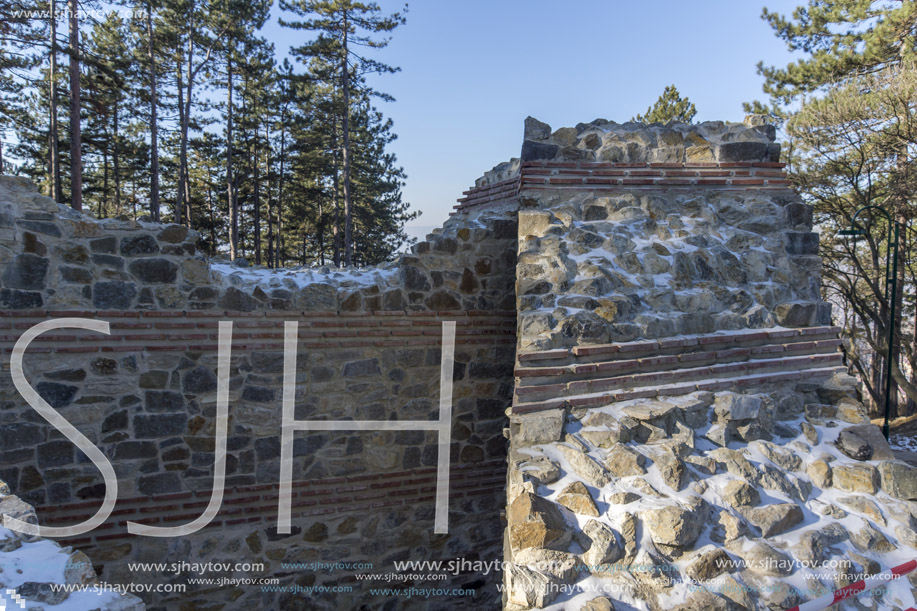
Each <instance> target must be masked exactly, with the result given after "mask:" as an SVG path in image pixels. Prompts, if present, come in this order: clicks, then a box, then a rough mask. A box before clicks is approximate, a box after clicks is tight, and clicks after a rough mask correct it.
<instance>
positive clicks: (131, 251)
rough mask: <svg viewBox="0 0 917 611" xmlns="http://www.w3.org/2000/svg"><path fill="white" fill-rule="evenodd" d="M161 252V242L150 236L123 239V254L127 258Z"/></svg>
mask: <svg viewBox="0 0 917 611" xmlns="http://www.w3.org/2000/svg"><path fill="white" fill-rule="evenodd" d="M158 252H159V242H157V241H156V238H154V237H153V236H151V235H149V234H141V235H137V236H129V237H126V238H122V239H121V254H122V255H124V256H125V257H134V256H138V255H152V254H156V253H158Z"/></svg>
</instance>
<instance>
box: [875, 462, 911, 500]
mask: <svg viewBox="0 0 917 611" xmlns="http://www.w3.org/2000/svg"><path fill="white" fill-rule="evenodd" d="M879 475H880V478H881V486H882V491H883V492H886V493H888V494H890V495H891V496H893V497H895V498H896V499H902V500H906V501H917V469H915V468H914V467H912V466H911V465H909V464H907V463H905V462H902V461H891V460H887V461H883V462H881V463H879Z"/></svg>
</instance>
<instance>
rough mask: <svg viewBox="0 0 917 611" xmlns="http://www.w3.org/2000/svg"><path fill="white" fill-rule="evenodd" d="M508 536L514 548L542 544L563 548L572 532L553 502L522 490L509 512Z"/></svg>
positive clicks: (545, 546)
mask: <svg viewBox="0 0 917 611" xmlns="http://www.w3.org/2000/svg"><path fill="white" fill-rule="evenodd" d="M507 528H508V529H509V539H510V543H511V544H512V546H513V548H514V549H525V548H527V547H543V548H547V549H555V550H558V551H564V549H565V548H566V545H567V543H569V542H570V536H571V535H570V531H569V529H568V528H567V527H566V524H565V523H564V519H563V517H562V516H561V515H560V512H559V511H558V510H557V507H556V506H555V505H554V503H552V502H551V501H548V500H546V499H543V498H541V497H538V496H535V495H534V494H531V493H528V492H523V493H522V494H520V495H519V496H517V497H516V499H515V500H514V501H513V502H512V503H511V504H510V506H509V510H508V511H507Z"/></svg>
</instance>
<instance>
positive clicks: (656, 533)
mask: <svg viewBox="0 0 917 611" xmlns="http://www.w3.org/2000/svg"><path fill="white" fill-rule="evenodd" d="M640 518H641V519H642V520H643V524H644V526H645V527H646V528H647V530H648V531H649V533H650V536H651V537H652V539H653V543H656V544H660V545H668V546H671V547H679V548H685V547H690V546H692V545H693V544H694V542H695V541H697V538H698V537H699V536H700V533H701V529H702V528H703V518H702V517H701V515H700V512H699V511H698V509H697V508H696V507H688V506H684V505H669V506H667V507H663V508H661V509H650V510H648V511H644V512H643V513H642V514H641V515H640Z"/></svg>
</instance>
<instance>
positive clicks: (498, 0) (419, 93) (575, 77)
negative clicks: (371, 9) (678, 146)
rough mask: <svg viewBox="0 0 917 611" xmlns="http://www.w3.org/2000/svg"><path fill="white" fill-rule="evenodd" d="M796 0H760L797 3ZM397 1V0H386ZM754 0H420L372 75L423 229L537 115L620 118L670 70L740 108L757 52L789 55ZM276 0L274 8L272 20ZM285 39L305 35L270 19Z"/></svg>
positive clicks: (755, 79) (729, 110) (692, 90)
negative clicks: (386, 96) (384, 96)
mask: <svg viewBox="0 0 917 611" xmlns="http://www.w3.org/2000/svg"><path fill="white" fill-rule="evenodd" d="M801 3H803V2H802V0H792V1H790V0H766V6H767V7H768V8H769V9H771V10H777V11H779V12H781V13H784V14H786V13H791V12H792V10H793V8H794V7H795V6H797V5H799V4H801ZM380 5H381V6H382V8H383V10H385V11H386V12H393V11H395V10H398V9H399V8H400V7H402V6H403V2H393V1H390V0H382V1H381V2H380ZM763 6H765V4H764V3H759V2H758V1H756V0H694V1H690V0H689V1H685V0H650V1H647V2H640V3H638V2H633V1H623V0H569V1H567V2H559V1H557V0H460V1H459V0H416V1H414V2H411V3H410V5H409V10H408V14H407V23H406V25H404V26H401V27H399V28H398V29H397V30H395V31H394V32H393V35H392V41H391V44H390V45H389V46H388V47H387V48H386V49H383V50H381V51H376V52H374V55H373V57H375V58H376V59H379V60H381V61H384V62H386V63H389V64H392V65H396V66H400V67H401V72H399V73H396V74H394V75H386V76H384V77H381V78H379V79H376V80H374V81H373V85H374V86H375V87H376V88H377V89H380V90H382V91H385V92H387V93H390V94H391V95H393V96H394V97H395V99H396V101H395V102H393V103H382V104H381V106H380V108H381V110H382V111H383V112H384V113H385V114H386V115H387V116H389V117H391V118H392V119H393V120H394V123H395V128H394V131H395V133H396V134H398V140H396V141H395V142H394V143H393V145H392V150H393V151H394V152H395V154H396V155H397V156H398V160H399V163H400V164H401V165H402V166H403V167H404V169H405V171H406V172H407V175H408V178H407V185H406V187H405V189H404V197H405V200H406V201H408V202H410V203H411V206H412V208H413V209H418V210H421V211H422V212H423V214H422V215H421V216H420V218H418V219H417V220H416V221H414V222H413V223H412V225H414V226H415V228H413V229H410V230H409V232H410V233H411V234H412V235H415V236H421V237H422V235H423V234H424V233H426V232H427V231H429V229H430V228H431V227H435V226H439V225H440V224H442V222H443V221H444V220H445V219H446V217H447V215H448V214H449V211H450V210H451V209H452V206H453V205H454V204H455V200H456V198H458V197H460V196H461V193H462V191H463V190H465V189H467V188H468V187H469V186H471V185H472V184H473V183H474V179H475V178H477V177H478V176H480V175H481V174H483V172H484V171H485V170H488V169H490V168H491V167H492V166H494V165H496V164H497V163H500V162H501V161H505V160H507V159H509V158H511V157H515V156H518V155H519V150H520V147H521V144H522V125H523V120H524V119H525V117H526V116H528V115H532V116H534V117H536V118H538V119H540V120H542V121H545V122H547V123H549V124H550V125H551V126H552V127H553V128H555V129H556V128H558V127H564V126H573V125H575V124H577V123H580V122H588V121H591V120H593V119H595V118H599V117H601V118H604V119H609V120H613V121H618V122H624V121H626V120H628V119H630V118H631V117H633V116H634V115H636V114H637V113H641V112H643V111H645V110H646V108H647V107H648V106H649V105H650V104H651V103H652V102H653V101H655V100H656V98H657V97H658V96H659V94H661V93H662V90H663V89H664V88H665V86H666V85H670V84H675V85H676V87H678V89H679V91H680V92H681V93H682V95H686V96H688V98H690V100H691V101H692V102H694V104H695V105H696V107H697V117H696V118H695V120H696V121H707V120H725V121H741V120H742V118H743V117H744V113H743V112H742V102H743V101H748V100H752V99H754V98H759V99H761V98H763V94H762V93H761V83H762V79H761V78H760V77H759V76H758V75H757V73H756V71H755V65H756V64H757V62H758V61H759V60H763V61H764V62H765V63H766V64H776V65H784V64H786V63H787V62H788V61H789V60H790V59H792V56H791V55H790V54H789V53H788V52H787V50H786V46H785V45H784V44H783V42H782V41H780V40H778V39H777V38H776V36H774V34H773V31H772V30H771V29H770V27H768V25H767V24H766V23H765V22H764V21H762V20H761V18H760V15H761V9H762V7H763ZM277 12H278V9H277V8H276V7H275V9H274V12H273V14H272V17H273V18H274V20H276V15H277ZM265 35H266V36H268V37H269V38H270V39H271V40H272V41H273V42H274V44H275V45H276V48H277V51H278V52H281V51H283V50H285V49H286V48H288V47H289V46H290V45H294V44H299V42H300V38H299V37H300V36H305V35H308V34H307V33H305V32H303V33H300V32H294V31H290V30H287V29H283V28H279V27H277V26H276V24H275V23H272V24H271V25H269V26H268V28H267V29H266V31H265Z"/></svg>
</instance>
